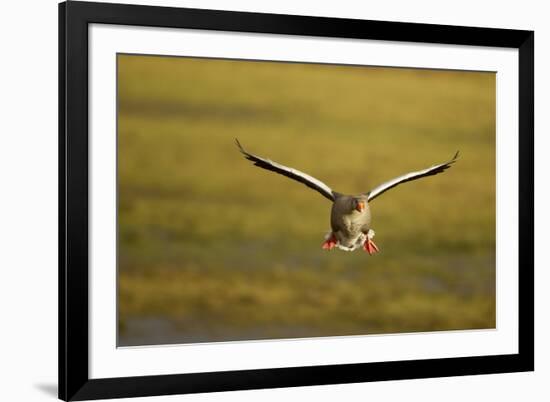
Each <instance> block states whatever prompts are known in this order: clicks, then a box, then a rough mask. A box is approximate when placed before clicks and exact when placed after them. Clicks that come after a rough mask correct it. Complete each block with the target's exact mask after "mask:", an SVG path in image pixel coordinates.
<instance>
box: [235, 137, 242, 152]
mask: <svg viewBox="0 0 550 402" xmlns="http://www.w3.org/2000/svg"><path fill="white" fill-rule="evenodd" d="M235 144H236V145H237V147H239V151H241V152H242V153H244V148H243V146H242V145H241V143H240V142H239V139H238V138H235Z"/></svg>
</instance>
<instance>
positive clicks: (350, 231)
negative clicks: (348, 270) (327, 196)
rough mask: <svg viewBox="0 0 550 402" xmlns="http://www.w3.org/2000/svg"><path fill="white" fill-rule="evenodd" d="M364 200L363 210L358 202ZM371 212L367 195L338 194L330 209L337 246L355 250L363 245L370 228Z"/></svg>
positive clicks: (331, 223)
mask: <svg viewBox="0 0 550 402" xmlns="http://www.w3.org/2000/svg"><path fill="white" fill-rule="evenodd" d="M358 201H359V202H363V207H362V209H361V211H359V210H358V208H356V205H358V204H357V202H358ZM370 222H371V213H370V208H369V204H368V201H367V197H366V196H362V197H361V196H358V197H354V196H351V195H338V196H336V197H335V200H334V202H333V203H332V208H331V211H330V227H331V229H332V231H331V233H332V235H333V236H334V237H335V239H336V241H337V242H336V247H338V248H340V249H341V250H346V251H353V250H355V249H356V248H358V247H360V246H362V245H363V243H364V242H365V240H366V239H365V235H366V234H367V233H368V232H369V230H370Z"/></svg>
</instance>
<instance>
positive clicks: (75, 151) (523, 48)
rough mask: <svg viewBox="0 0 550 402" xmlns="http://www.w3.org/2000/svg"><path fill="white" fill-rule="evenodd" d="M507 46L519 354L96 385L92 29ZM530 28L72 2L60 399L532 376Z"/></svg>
mask: <svg viewBox="0 0 550 402" xmlns="http://www.w3.org/2000/svg"><path fill="white" fill-rule="evenodd" d="M91 23H105V24H118V25H134V26H152V27H171V28H193V29H202V30H217V31H239V32H255V33H271V34H285V35H305V36H322V37H332V38H355V39H377V40H390V41H402V42H424V43H439V44H455V45H471V46H489V47H509V48H515V49H518V51H519V77H518V78H519V98H518V110H519V131H518V135H519V149H518V152H519V183H518V188H519V234H518V239H519V259H518V275H519V279H518V281H519V310H518V311H519V334H518V339H519V344H518V353H517V354H508V355H498V356H470V357H459V358H441V359H426V360H410V361H394V362H376V363H359V364H339V365H325V366H313V367H293V368H273V369H259V370H239V371H224V372H211V373H191V374H173V375H157V376H141V377H124V378H105V379H90V378H89V374H88V367H89V349H88V348H89V346H88V345H89V343H88V337H89V335H88V329H89V324H88V285H89V282H88V261H89V244H88V212H89V211H88V184H89V183H88V25H89V24H91ZM533 152H534V32H532V31H520V30H510V29H493V28H473V27H459V26H446V25H431V24H416V23H402V22H383V21H366V20H352V19H337V18H322V17H308V16H294V15H274V14H257V13H245V12H229V11H212V10H200V9H184V8H171V7H156V6H142V5H139V6H138V5H121V4H106V3H88V2H78V1H70V2H66V3H61V4H59V398H61V399H63V400H87V399H102V398H119V397H137V396H151V395H169V394H181V393H196V392H210V391H225V390H243V389H253V388H273V387H293V386H305V385H320V384H335V383H351V382H365V381H381V380H397V379H412V378H426V377H444V376H460V375H472V374H487V373H505V372H519V371H532V370H534V248H533V244H534V242H533V237H534V225H533V221H534V198H533V196H534V162H533Z"/></svg>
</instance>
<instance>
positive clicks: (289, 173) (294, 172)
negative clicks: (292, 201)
mask: <svg viewBox="0 0 550 402" xmlns="http://www.w3.org/2000/svg"><path fill="white" fill-rule="evenodd" d="M235 142H236V144H237V146H238V147H239V150H240V151H241V152H242V154H243V155H244V156H245V158H246V159H248V160H249V161H251V162H254V165H256V166H258V167H261V168H263V169H266V170H270V171H272V172H275V173H279V174H282V175H283V176H286V177H288V178H290V179H293V180H296V181H299V182H300V183H303V184H305V185H306V186H308V187H309V188H312V189H313V190H315V191H318V192H319V193H321V195H322V196H324V197H326V198H328V199H329V200H331V201H334V198H335V196H336V193H335V192H334V191H332V189H331V188H330V187H329V186H327V185H326V184H325V183H323V182H322V181H321V180H318V179H316V178H315V177H312V176H310V175H308V174H306V173H304V172H300V171H299V170H298V169H294V168H291V167H288V166H284V165H281V164H280V163H277V162H274V161H272V160H271V159H267V158H262V157H260V156H257V155H254V154H251V153H249V152H247V151H246V150H245V149H244V148H243V147H242V145H241V143H240V142H239V140H237V139H235Z"/></svg>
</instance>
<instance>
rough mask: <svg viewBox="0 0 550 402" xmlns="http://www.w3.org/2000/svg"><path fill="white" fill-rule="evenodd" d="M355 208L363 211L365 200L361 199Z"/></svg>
mask: <svg viewBox="0 0 550 402" xmlns="http://www.w3.org/2000/svg"><path fill="white" fill-rule="evenodd" d="M355 209H356V210H357V211H359V212H363V210H364V209H365V201H359V202H358V203H357V207H356V208H355Z"/></svg>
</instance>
